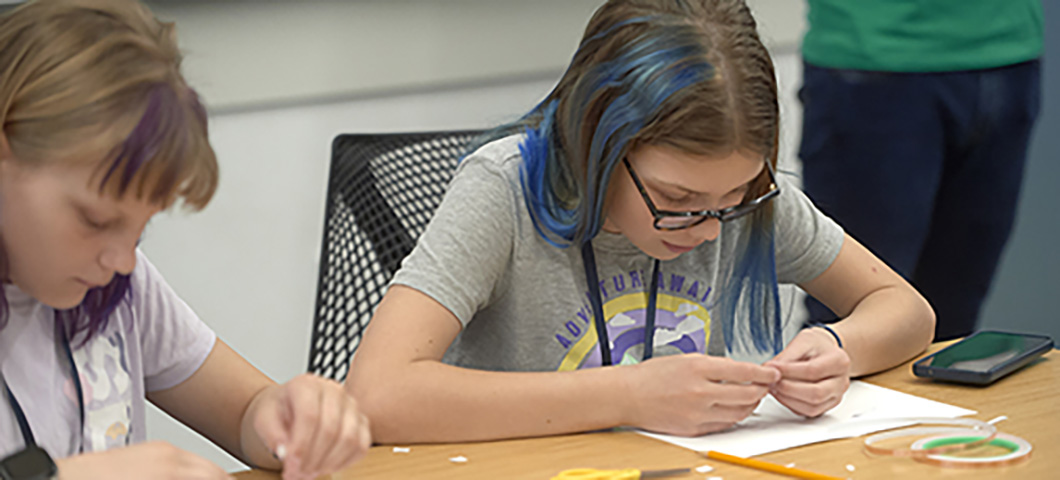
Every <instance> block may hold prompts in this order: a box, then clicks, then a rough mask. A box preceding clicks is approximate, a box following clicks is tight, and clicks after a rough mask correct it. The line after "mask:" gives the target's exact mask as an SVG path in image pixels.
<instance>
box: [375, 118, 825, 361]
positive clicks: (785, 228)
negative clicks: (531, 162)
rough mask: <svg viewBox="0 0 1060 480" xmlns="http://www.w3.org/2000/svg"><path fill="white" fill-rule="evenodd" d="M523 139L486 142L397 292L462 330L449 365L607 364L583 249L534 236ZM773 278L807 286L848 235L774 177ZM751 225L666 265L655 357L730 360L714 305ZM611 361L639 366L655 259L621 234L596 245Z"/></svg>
mask: <svg viewBox="0 0 1060 480" xmlns="http://www.w3.org/2000/svg"><path fill="white" fill-rule="evenodd" d="M522 140H523V137H522V136H511V137H507V138H503V139H500V140H497V141H495V142H492V143H490V144H488V145H485V146H483V147H482V148H481V149H479V150H478V151H477V152H475V153H473V154H471V155H469V156H468V157H467V158H466V159H465V160H464V161H463V162H462V163H461V164H460V166H459V168H458V169H457V172H456V175H455V176H454V177H453V180H452V182H451V183H450V185H449V189H448V191H447V193H446V195H445V198H444V200H443V201H442V203H441V205H440V206H439V207H438V210H437V211H436V212H435V214H434V218H433V219H432V221H431V223H430V225H429V226H428V227H427V229H426V231H425V232H424V234H423V236H422V237H421V238H420V239H419V242H418V244H417V245H416V248H415V249H414V250H413V251H412V253H411V254H410V255H409V256H408V258H406V259H405V261H404V263H403V264H402V267H401V269H400V270H399V271H398V272H397V274H396V275H395V276H394V279H393V281H392V284H400V285H406V286H409V287H411V288H414V289H416V290H419V291H421V292H423V293H425V294H426V295H428V296H430V297H431V298H433V299H434V300H436V301H438V302H439V303H441V304H442V305H443V306H445V307H446V308H447V309H449V310H450V311H451V312H452V313H453V314H454V315H455V316H456V317H457V319H459V320H460V322H461V323H462V324H463V326H464V329H463V330H462V331H461V333H460V335H459V336H458V337H457V338H456V340H455V341H454V343H453V344H452V345H451V346H450V348H449V350H448V352H446V355H445V358H444V361H445V362H446V363H450V364H453V365H459V366H463V367H468V368H476V369H482V370H497V371H557V370H559V371H565V370H574V369H578V368H587V367H595V366H599V365H600V364H601V362H600V351H599V348H598V347H597V336H596V333H595V331H594V330H593V322H592V310H591V307H590V306H589V305H590V304H589V297H588V289H587V287H586V282H585V273H584V267H583V265H582V259H581V251H580V249H579V248H576V247H568V248H557V247H555V246H553V245H551V244H549V243H548V242H546V241H545V240H544V239H542V238H541V236H540V235H538V233H537V232H536V230H535V228H534V224H533V221H532V219H531V217H530V213H529V211H528V210H527V208H526V203H525V201H524V200H523V191H522V187H521V185H520V181H519V169H520V164H521V162H522V157H521V156H520V153H519V143H520V142H521V141H522ZM778 182H780V187H781V189H782V193H781V194H780V195H779V196H778V197H777V198H775V199H774V200H773V202H774V204H775V219H776V220H775V238H776V265H777V278H778V280H779V281H780V282H781V283H804V282H807V281H809V280H812V279H813V278H815V277H816V276H817V275H820V274H821V273H822V272H823V271H824V270H825V269H826V268H828V266H829V265H831V263H832V261H833V260H834V259H835V258H836V255H838V253H839V248H840V247H841V246H842V243H843V231H842V229H841V228H840V227H839V226H838V225H837V224H836V223H835V222H833V221H832V220H831V219H829V218H828V217H826V216H824V214H822V213H821V212H820V211H818V210H817V209H816V208H815V207H814V206H813V204H812V203H811V202H810V200H809V199H807V198H806V196H805V195H803V194H802V192H800V191H799V190H798V189H797V188H795V187H794V186H793V185H792V184H791V183H790V182H785V181H783V180H782V179H778ZM744 220H745V219H738V220H736V221H733V222H727V223H724V224H722V228H721V234H720V235H719V237H718V238H717V239H715V240H713V241H708V242H704V243H703V244H701V245H700V246H698V247H696V249H694V250H692V251H691V252H688V253H685V254H682V255H681V256H679V257H677V258H676V259H673V260H669V261H665V262H662V263H661V266H660V275H661V279H660V282H659V291H658V303H657V310H656V320H655V321H656V333H655V340H654V342H653V344H654V348H655V354H656V355H673V354H680V353H693V352H698V353H708V352H709V353H710V354H713V355H724V354H725V345H724V341H723V335H722V332H721V330H720V329H721V323H722V322H711V313H712V312H710V311H708V307H710V306H713V305H715V304H716V303H717V302H715V301H714V299H715V298H716V296H717V295H719V292H718V291H717V289H719V288H724V285H725V281H724V280H725V277H724V275H726V273H725V272H729V271H731V270H732V267H733V265H732V264H733V263H734V259H735V258H736V257H737V255H736V254H737V252H736V251H735V250H736V248H737V244H738V242H737V240H738V238H739V235H740V233H741V229H743V228H745V227H746V225H745V223H744ZM592 242H593V247H594V249H595V252H596V263H597V271H598V273H599V280H600V287H599V290H600V295H601V300H602V302H603V304H604V305H603V307H604V317H605V318H606V319H607V331H608V334H609V335H608V336H609V338H610V341H611V342H610V343H612V347H611V348H612V352H613V355H615V356H617V357H618V358H623V361H624V362H626V361H629V360H630V359H636V360H639V359H640V358H641V354H642V352H643V348H644V345H643V343H644V340H643V332H644V322H645V319H644V313H645V309H646V306H647V296H648V295H647V293H646V292H647V290H648V280H649V279H650V276H651V268H652V262H653V260H652V259H651V257H649V256H648V255H646V254H644V253H643V252H641V251H640V250H639V249H638V248H637V247H636V246H634V245H633V244H632V243H631V242H630V241H629V240H628V239H626V237H624V236H622V235H619V234H612V233H607V232H601V233H600V234H599V235H598V236H597V237H596V238H594V239H593V241H592Z"/></svg>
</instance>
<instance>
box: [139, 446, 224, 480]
mask: <svg viewBox="0 0 1060 480" xmlns="http://www.w3.org/2000/svg"><path fill="white" fill-rule="evenodd" d="M143 445H144V447H143V448H144V449H145V450H146V451H145V452H139V451H136V452H135V453H134V451H133V450H129V451H128V452H129V453H134V454H138V456H137V458H135V459H133V460H132V462H137V461H146V462H147V463H148V465H145V466H144V468H143V469H142V470H141V471H140V472H139V474H140V475H144V477H143V478H163V477H159V476H157V475H156V474H157V473H159V472H155V473H147V472H148V471H150V470H151V469H160V470H161V471H162V472H165V475H167V476H170V475H171V476H172V478H181V479H190V480H231V479H232V476H231V475H229V474H228V473H227V472H225V471H224V469H222V468H221V467H219V466H217V465H216V464H214V463H213V462H211V461H209V460H207V459H205V458H202V457H200V456H198V455H195V454H194V453H191V452H188V451H185V450H182V449H180V448H177V447H175V446H173V445H172V444H170V443H167V442H151V443H148V444H143Z"/></svg>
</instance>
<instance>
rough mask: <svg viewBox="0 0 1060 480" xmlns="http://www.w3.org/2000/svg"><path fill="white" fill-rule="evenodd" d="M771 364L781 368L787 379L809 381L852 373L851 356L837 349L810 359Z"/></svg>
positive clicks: (782, 374) (783, 375)
mask: <svg viewBox="0 0 1060 480" xmlns="http://www.w3.org/2000/svg"><path fill="white" fill-rule="evenodd" d="M770 365H771V366H773V367H774V368H776V369H777V370H779V371H780V373H781V376H782V377H783V378H785V379H792V380H802V381H807V382H816V381H820V380H823V379H826V378H830V377H836V376H846V375H848V374H849V373H850V357H849V356H848V355H847V354H846V352H844V351H842V350H835V351H832V352H829V353H827V354H825V355H822V356H820V357H815V358H811V359H808V360H803V361H798V362H783V363H782V362H777V363H771V364H770Z"/></svg>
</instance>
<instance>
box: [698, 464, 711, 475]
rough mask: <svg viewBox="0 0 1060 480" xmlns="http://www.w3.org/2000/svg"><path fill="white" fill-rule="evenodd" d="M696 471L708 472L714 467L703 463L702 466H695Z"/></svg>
mask: <svg viewBox="0 0 1060 480" xmlns="http://www.w3.org/2000/svg"><path fill="white" fill-rule="evenodd" d="M696 471H697V472H699V473H709V472H713V471H714V467H712V466H710V465H703V466H702V467H696Z"/></svg>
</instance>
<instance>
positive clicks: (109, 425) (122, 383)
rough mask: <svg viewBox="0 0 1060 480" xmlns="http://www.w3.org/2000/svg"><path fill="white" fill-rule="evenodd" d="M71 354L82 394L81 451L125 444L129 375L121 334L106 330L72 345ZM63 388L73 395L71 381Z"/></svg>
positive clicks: (130, 389) (129, 396) (129, 402)
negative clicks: (81, 344) (82, 433)
mask: <svg viewBox="0 0 1060 480" xmlns="http://www.w3.org/2000/svg"><path fill="white" fill-rule="evenodd" d="M73 354H74V361H75V362H77V367H78V370H79V371H80V373H81V386H82V388H83V389H84V395H85V428H84V439H83V441H84V442H85V443H84V451H86V452H98V451H102V450H108V449H111V448H115V447H123V446H125V445H128V443H129V438H130V432H129V428H130V424H131V423H132V422H131V418H132V379H131V377H130V376H129V363H128V361H126V358H125V357H126V347H125V342H124V340H123V338H122V337H121V335H120V334H118V333H117V332H107V334H104V335H100V336H98V337H96V338H93V339H92V340H91V341H90V342H89V343H88V344H87V345H85V346H84V347H82V348H77V349H75V350H74V351H73ZM65 390H67V392H68V394H71V395H76V390H74V389H73V386H72V385H70V386H69V387H68V388H66V389H65ZM75 398H76V397H75ZM75 401H76V400H75Z"/></svg>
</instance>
